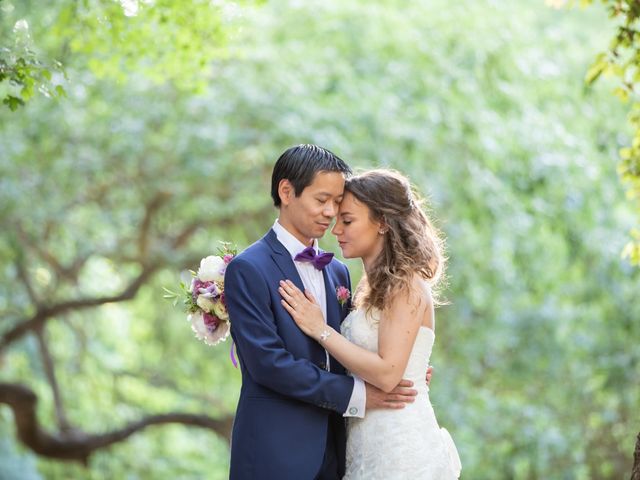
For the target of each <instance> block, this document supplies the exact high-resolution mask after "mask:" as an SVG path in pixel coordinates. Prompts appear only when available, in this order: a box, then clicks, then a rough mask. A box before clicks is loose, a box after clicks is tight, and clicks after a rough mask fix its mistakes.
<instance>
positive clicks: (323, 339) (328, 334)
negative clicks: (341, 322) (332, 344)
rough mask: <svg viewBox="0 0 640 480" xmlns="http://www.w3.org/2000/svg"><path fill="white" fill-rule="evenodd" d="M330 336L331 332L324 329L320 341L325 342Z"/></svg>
mask: <svg viewBox="0 0 640 480" xmlns="http://www.w3.org/2000/svg"><path fill="white" fill-rule="evenodd" d="M330 336H331V330H330V329H328V328H325V329H324V330H323V331H322V333H321V334H320V341H322V342H326V341H327V338H329V337H330Z"/></svg>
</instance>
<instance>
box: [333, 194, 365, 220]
mask: <svg viewBox="0 0 640 480" xmlns="http://www.w3.org/2000/svg"><path fill="white" fill-rule="evenodd" d="M368 212H369V207H367V206H366V205H365V204H364V203H362V202H361V201H360V200H358V199H357V198H356V197H355V195H353V194H352V193H351V192H344V196H343V197H342V202H340V214H341V215H343V214H347V213H353V214H361V213H362V214H364V213H368Z"/></svg>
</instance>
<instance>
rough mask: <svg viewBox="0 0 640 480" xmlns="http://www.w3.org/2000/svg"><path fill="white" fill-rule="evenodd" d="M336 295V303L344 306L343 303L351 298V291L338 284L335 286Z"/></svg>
mask: <svg viewBox="0 0 640 480" xmlns="http://www.w3.org/2000/svg"><path fill="white" fill-rule="evenodd" d="M336 297H337V298H338V303H339V304H340V305H341V306H343V307H344V304H345V303H347V301H348V300H349V299H350V298H351V292H350V291H349V289H348V288H347V287H343V286H342V285H340V286H339V287H338V288H336Z"/></svg>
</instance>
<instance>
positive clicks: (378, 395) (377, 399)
mask: <svg viewBox="0 0 640 480" xmlns="http://www.w3.org/2000/svg"><path fill="white" fill-rule="evenodd" d="M365 387H366V389H367V408H366V409H367V410H371V409H377V408H404V406H405V405H406V404H407V403H413V402H414V401H415V399H416V395H417V394H418V392H417V390H414V389H413V388H411V387H413V382H411V381H409V380H400V383H399V384H398V385H397V386H396V388H394V389H393V390H391V391H390V392H389V393H387V392H383V391H382V390H380V389H379V388H378V387H375V386H373V385H371V384H369V383H365Z"/></svg>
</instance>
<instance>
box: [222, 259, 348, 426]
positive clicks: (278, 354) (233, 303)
mask: <svg viewBox="0 0 640 480" xmlns="http://www.w3.org/2000/svg"><path fill="white" fill-rule="evenodd" d="M225 300H226V303H227V307H228V309H229V314H230V317H231V325H232V326H231V333H232V336H233V339H234V341H235V343H236V345H237V348H238V353H239V355H240V357H241V360H242V364H243V368H245V369H246V370H247V372H248V373H249V375H250V376H251V378H253V380H254V381H256V382H257V383H259V384H260V385H262V386H264V387H267V388H269V389H271V390H274V391H276V392H278V393H280V394H282V395H286V396H288V397H292V398H295V399H297V400H301V401H304V402H308V403H311V404H313V405H316V406H318V407H322V408H327V409H330V410H335V411H336V412H339V413H343V412H345V411H346V409H347V405H348V403H349V399H350V397H351V393H352V391H353V385H354V380H353V378H351V377H348V376H346V375H336V374H333V373H330V372H327V371H326V370H323V369H321V368H319V367H318V366H316V365H315V364H314V363H313V362H311V361H309V360H307V359H303V358H295V357H294V356H293V355H292V354H291V353H290V352H289V351H288V350H287V349H286V348H285V345H284V342H283V340H282V338H281V337H280V335H279V334H278V331H277V328H276V324H275V322H274V319H273V315H272V313H271V302H270V293H269V289H268V286H267V284H266V280H265V279H264V277H263V276H262V275H261V274H260V272H259V271H258V270H257V269H256V268H255V266H254V265H252V264H251V263H250V262H248V261H246V260H245V259H243V258H236V259H234V260H233V261H232V262H231V263H230V264H229V265H228V267H227V270H226V273H225Z"/></svg>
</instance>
